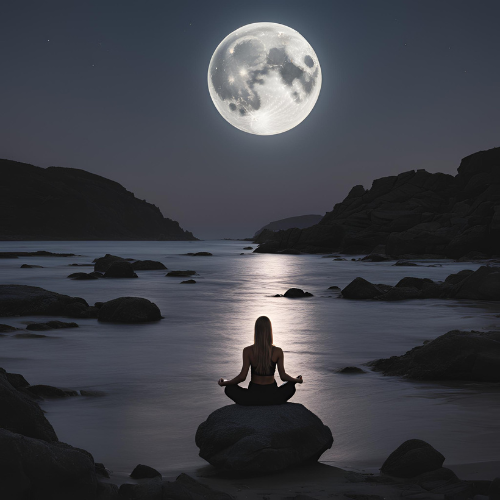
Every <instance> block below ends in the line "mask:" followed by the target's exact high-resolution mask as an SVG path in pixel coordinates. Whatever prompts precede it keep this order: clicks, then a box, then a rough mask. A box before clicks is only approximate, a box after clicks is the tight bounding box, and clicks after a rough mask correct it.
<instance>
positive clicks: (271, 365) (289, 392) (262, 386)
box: [218, 316, 303, 406]
mask: <svg viewBox="0 0 500 500" xmlns="http://www.w3.org/2000/svg"><path fill="white" fill-rule="evenodd" d="M276 365H278V373H279V374H280V378H281V380H283V381H284V382H285V383H284V384H282V385H281V386H279V387H278V384H277V383H276V380H275V379H274V372H275V370H276ZM250 367H251V373H252V379H251V381H250V384H249V385H248V389H244V388H243V387H240V386H239V385H238V384H239V383H240V382H243V381H244V380H246V378H247V375H248V369H249V368H250ZM302 382H303V380H302V376H301V375H299V376H298V377H297V378H293V377H290V375H288V374H287V373H286V372H285V364H284V356H283V351H282V350H281V349H280V348H279V347H276V346H275V345H273V328H272V326H271V320H270V319H269V318H268V317H267V316H261V317H260V318H257V321H256V322H255V334H254V343H253V345H250V346H248V347H245V348H244V349H243V367H242V369H241V372H240V374H239V375H237V376H236V377H234V378H233V379H231V380H224V379H223V378H221V379H219V382H218V383H219V385H220V386H221V387H225V388H226V389H225V391H224V392H225V393H226V395H227V396H228V397H229V398H231V399H232V400H233V401H234V402H235V403H237V404H239V405H245V406H260V405H279V404H283V403H286V402H287V401H288V400H289V399H290V398H291V397H292V396H293V395H294V394H295V384H302Z"/></svg>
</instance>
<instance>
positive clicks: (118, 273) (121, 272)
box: [103, 261, 137, 278]
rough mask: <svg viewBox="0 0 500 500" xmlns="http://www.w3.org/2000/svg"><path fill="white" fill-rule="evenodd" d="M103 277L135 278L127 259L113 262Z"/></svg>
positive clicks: (135, 275)
mask: <svg viewBox="0 0 500 500" xmlns="http://www.w3.org/2000/svg"><path fill="white" fill-rule="evenodd" d="M103 278H137V274H135V272H134V268H133V267H132V264H131V263H130V262H127V261H120V262H113V263H112V264H111V265H110V266H109V267H108V270H107V271H106V272H105V273H104V276H103Z"/></svg>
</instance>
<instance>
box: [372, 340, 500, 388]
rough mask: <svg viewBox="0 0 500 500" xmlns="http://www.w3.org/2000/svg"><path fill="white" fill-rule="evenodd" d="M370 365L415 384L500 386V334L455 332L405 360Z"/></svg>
mask: <svg viewBox="0 0 500 500" xmlns="http://www.w3.org/2000/svg"><path fill="white" fill-rule="evenodd" d="M368 365H369V366H370V367H371V368H372V369H373V370H375V371H379V372H382V373H383V374H384V375H396V376H402V377H406V378H409V379H412V380H466V381H475V382H500V332H474V331H472V332H464V331H459V330H452V331H450V332H448V333H445V334H444V335H441V336H440V337H438V338H437V339H435V340H433V341H431V342H427V343H426V344H424V345H422V346H417V347H414V348H413V349H411V350H410V351H408V352H407V353H406V354H403V355H402V356H392V357H390V358H387V359H378V360H376V361H372V362H370V363H369V364H368Z"/></svg>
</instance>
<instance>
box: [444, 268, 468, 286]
mask: <svg viewBox="0 0 500 500" xmlns="http://www.w3.org/2000/svg"><path fill="white" fill-rule="evenodd" d="M471 274H474V271H472V270H471V269H463V270H462V271H459V272H458V273H455V274H450V275H449V276H448V277H447V278H446V279H445V280H444V281H445V283H448V284H450V285H458V283H460V282H462V281H463V280H464V279H465V278H467V277H469V276H470V275H471Z"/></svg>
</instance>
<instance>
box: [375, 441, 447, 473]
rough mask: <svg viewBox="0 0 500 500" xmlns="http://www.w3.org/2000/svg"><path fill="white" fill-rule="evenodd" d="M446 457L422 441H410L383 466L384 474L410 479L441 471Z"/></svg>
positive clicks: (394, 452)
mask: <svg viewBox="0 0 500 500" xmlns="http://www.w3.org/2000/svg"><path fill="white" fill-rule="evenodd" d="M444 460H445V459H444V456H443V455H441V453H439V451H437V450H435V449H434V448H433V447H432V446H431V445H430V444H428V443H426V442H425V441H421V440H420V439H410V440H408V441H405V442H404V443H403V444H402V445H401V446H399V447H398V448H396V449H395V450H394V451H393V452H392V453H391V454H390V455H389V457H388V458H387V460H386V461H385V462H384V464H383V465H382V468H381V469H380V471H381V472H382V473H383V474H387V475H389V476H394V477H402V478H409V477H415V476H419V475H420V474H423V473H425V472H430V471H434V470H436V469H440V468H441V467H442V465H443V462H444Z"/></svg>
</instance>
